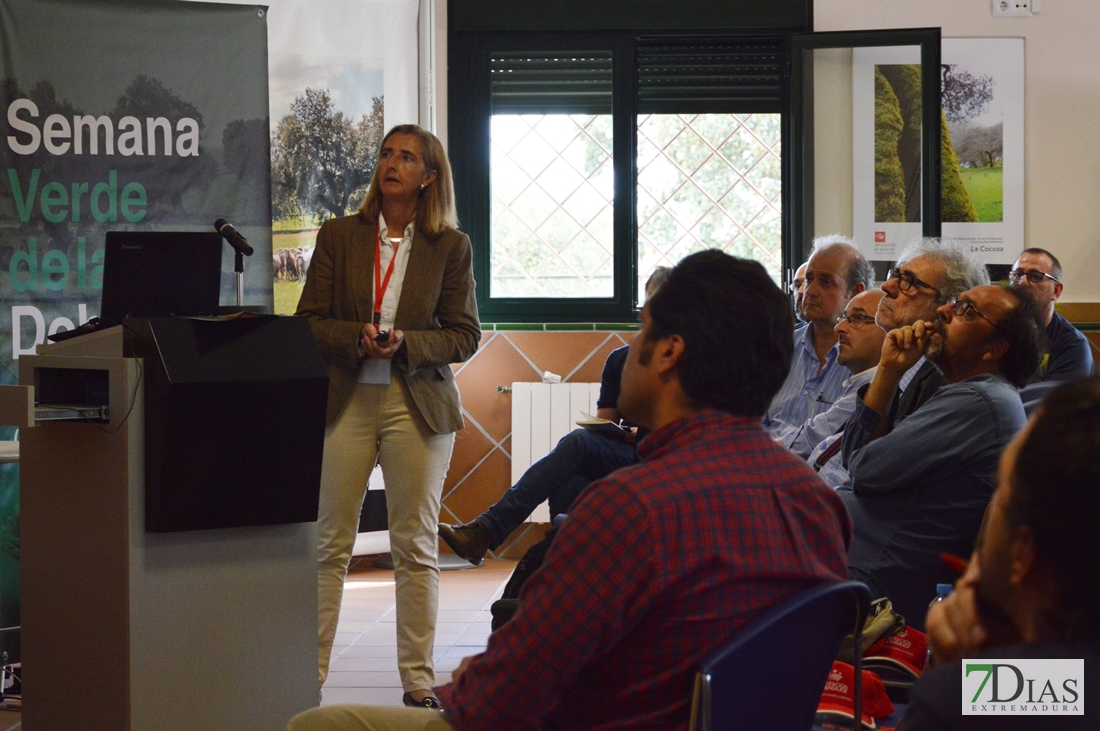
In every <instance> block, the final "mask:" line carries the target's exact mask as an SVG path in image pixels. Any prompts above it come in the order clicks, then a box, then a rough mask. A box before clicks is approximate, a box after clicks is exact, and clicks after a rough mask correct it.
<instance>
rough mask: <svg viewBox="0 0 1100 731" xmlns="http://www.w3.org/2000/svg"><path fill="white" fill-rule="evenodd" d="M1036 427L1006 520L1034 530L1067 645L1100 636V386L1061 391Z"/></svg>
mask: <svg viewBox="0 0 1100 731" xmlns="http://www.w3.org/2000/svg"><path fill="white" fill-rule="evenodd" d="M1032 421H1033V423H1032V426H1031V431H1030V432H1029V433H1028V435H1027V438H1026V440H1025V441H1024V442H1023V444H1021V445H1020V449H1019V451H1018V452H1017V454H1016V465H1015V469H1014V470H1013V474H1012V488H1011V491H1010V492H1009V499H1008V501H1007V503H1006V505H1005V515H1006V517H1007V518H1008V520H1009V522H1010V523H1011V524H1012V525H1014V526H1027V527H1028V528H1030V529H1031V532H1032V533H1033V534H1034V536H1035V549H1036V554H1037V556H1038V559H1039V561H1040V563H1041V564H1042V567H1043V568H1044V569H1046V570H1049V571H1051V572H1053V574H1054V578H1055V581H1056V586H1057V597H1056V601H1055V602H1054V604H1055V606H1054V608H1053V610H1052V611H1053V612H1054V613H1055V614H1056V615H1057V616H1056V617H1053V618H1052V619H1053V620H1054V621H1052V622H1051V626H1052V627H1055V628H1056V629H1057V631H1059V632H1060V633H1061V634H1062V635H1063V637H1064V639H1066V640H1071V641H1072V640H1082V639H1096V638H1100V550H1097V547H1096V526H1097V525H1100V460H1098V459H1097V458H1096V455H1097V453H1100V380H1098V379H1096V378H1086V379H1082V380H1079V381H1072V382H1070V383H1066V384H1063V385H1061V386H1059V387H1058V388H1056V389H1055V390H1054V391H1052V392H1051V393H1050V394H1049V395H1048V396H1047V397H1046V399H1045V400H1044V401H1043V403H1042V405H1041V406H1040V407H1039V410H1038V411H1037V412H1036V413H1035V416H1034V417H1033V420H1032Z"/></svg>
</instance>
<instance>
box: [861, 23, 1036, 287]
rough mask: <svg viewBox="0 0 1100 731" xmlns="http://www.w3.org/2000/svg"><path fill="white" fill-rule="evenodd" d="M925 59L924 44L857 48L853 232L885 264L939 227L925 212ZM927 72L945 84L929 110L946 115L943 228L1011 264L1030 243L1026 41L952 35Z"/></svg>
mask: <svg viewBox="0 0 1100 731" xmlns="http://www.w3.org/2000/svg"><path fill="white" fill-rule="evenodd" d="M919 61H920V54H919V53H918V52H917V47H916V46H876V47H865V48H856V49H854V50H853V52H852V66H851V68H852V133H853V145H852V179H853V195H852V235H853V237H854V238H855V240H856V242H857V245H858V246H859V247H860V249H861V250H862V251H864V253H865V254H867V255H868V256H869V257H870V258H871V259H872V260H874V261H876V262H885V263H889V262H892V261H894V260H895V259H896V257H897V256H898V254H900V253H901V251H902V250H903V249H904V247H905V246H906V245H907V243H908V242H910V241H912V240H913V239H914V238H915V237H918V236H920V235H921V234H922V229H925V228H927V227H930V226H932V225H933V222H931V221H929V220H927V212H926V211H924V210H922V207H923V202H922V197H921V188H922V186H924V185H925V184H926V183H927V182H928V181H924V180H922V176H923V172H922V169H921V168H922V164H923V165H927V163H928V162H929V161H928V160H927V158H925V159H924V160H923V161H922V159H921V157H922V155H924V154H925V153H924V151H923V150H922V140H921V138H922V136H924V135H923V134H922V130H921V123H922V110H921V106H922V100H921V96H922V94H921V77H922V67H921V65H920V64H919ZM923 73H924V74H927V75H928V77H929V78H936V79H937V81H938V86H939V92H940V104H939V109H936V110H925V111H933V112H934V114H933V115H924V116H932V117H933V118H934V117H935V116H938V117H939V125H940V130H939V131H940V159H939V160H938V161H937V162H940V182H939V185H940V194H941V195H940V199H941V204H942V205H941V218H940V221H939V222H938V223H939V224H940V235H941V236H943V237H944V238H947V239H951V240H952V241H953V242H954V243H955V244H956V245H958V246H960V247H963V248H964V249H965V250H966V251H968V252H969V253H971V254H974V255H975V256H977V257H978V258H980V259H981V260H982V261H983V262H984V263H985V264H990V265H994V264H995V265H1001V266H1003V265H1006V264H1011V263H1012V262H1013V261H1015V259H1016V256H1017V255H1018V253H1019V252H1020V251H1021V250H1023V248H1024V159H1025V158H1024V121H1025V117H1024V40H1023V39H1022V38H943V39H942V42H941V53H940V62H939V63H938V64H937V65H935V66H932V67H928V68H924V69H923ZM933 74H934V76H933ZM935 112H938V114H935ZM925 123H926V124H927V123H929V122H927V121H925Z"/></svg>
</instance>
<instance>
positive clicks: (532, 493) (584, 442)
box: [439, 267, 672, 566]
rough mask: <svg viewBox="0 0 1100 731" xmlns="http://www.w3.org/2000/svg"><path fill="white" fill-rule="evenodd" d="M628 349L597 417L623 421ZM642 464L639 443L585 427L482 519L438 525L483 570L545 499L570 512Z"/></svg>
mask: <svg viewBox="0 0 1100 731" xmlns="http://www.w3.org/2000/svg"><path fill="white" fill-rule="evenodd" d="M671 271H672V269H671V268H669V267H657V268H656V269H655V270H654V271H653V274H652V275H650V277H649V280H648V281H647V282H646V285H645V290H646V299H648V298H649V297H652V296H653V293H654V292H656V291H657V288H658V287H660V286H661V284H663V283H664V281H665V280H666V279H667V278H668V275H669V273H670V272H671ZM626 353H627V346H625V345H624V346H623V347H621V348H617V349H615V350H613V351H611V354H610V355H608V356H607V361H606V362H605V363H604V367H603V375H602V376H601V378H600V396H599V398H598V399H597V400H596V409H597V410H596V416H597V417H599V418H601V419H607V420H608V421H619V411H618V408H617V407H616V402H617V401H618V399H619V381H620V379H621V377H622V373H623V363H625V362H626ZM637 461H638V455H637V452H636V451H635V448H634V439H633V438H632V437H631V438H629V439H625V440H619V439H612V438H610V437H606V436H602V435H600V434H595V433H593V432H590V431H587V430H585V429H574V430H573V431H571V432H569V433H568V434H566V435H565V436H564V437H562V438H561V440H560V441H559V442H558V444H557V446H556V447H554V449H553V450H552V451H551V452H550V453H549V454H547V455H546V456H545V457H543V458H542V459H540V460H539V461H538V462H535V464H533V465H531V467H530V468H528V470H527V471H526V472H524V473H523V476H522V477H520V478H519V481H517V482H516V484H515V485H513V486H512V487H510V488H509V489H508V490H507V491H506V492H505V493H504V496H503V497H502V498H501V499H500V500H499V501H497V502H496V503H494V504H493V505H492V506H491V507H490V508H489V509H488V510H487V511H485V512H484V513H482V514H481V515H480V516H478V517H477V518H475V519H474V520H472V521H470V522H469V523H465V524H463V525H448V524H446V523H440V524H439V537H440V538H442V539H443V541H444V543H446V544H447V545H448V546H450V547H451V550H452V551H454V552H455V553H456V554H458V555H459V556H461V557H462V558H464V559H466V560H467V561H469V562H470V563H472V564H473V565H474V566H480V565H481V561H482V559H484V558H485V554H486V553H487V552H488V551H489V550H490V549H493V548H496V547H497V546H499V545H500V544H501V543H503V542H504V540H505V539H506V538H508V536H509V535H510V534H511V533H512V531H514V530H515V529H516V528H518V527H519V526H520V525H522V524H523V521H525V520H527V518H528V516H530V515H531V512H532V511H533V510H534V509H535V508H537V507H538V506H539V505H541V504H542V503H543V502H544V501H546V500H549V501H550V515H551V516H554V515H560V514H561V513H565V512H568V510H569V506H570V505H572V504H573V501H574V500H575V499H576V498H577V496H578V495H580V494H581V492H582V491H583V490H584V489H585V488H586V487H588V486H589V485H590V484H592V482H594V481H595V480H598V479H600V478H601V477H606V476H607V475H609V474H611V473H612V472H614V471H615V470H617V469H619V468H620V467H626V466H627V465H632V464H634V463H635V462H637Z"/></svg>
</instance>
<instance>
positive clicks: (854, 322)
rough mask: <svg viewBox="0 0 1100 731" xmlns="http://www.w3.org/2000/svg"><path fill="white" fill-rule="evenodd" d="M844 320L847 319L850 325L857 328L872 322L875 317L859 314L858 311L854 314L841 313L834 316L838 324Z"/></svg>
mask: <svg viewBox="0 0 1100 731" xmlns="http://www.w3.org/2000/svg"><path fill="white" fill-rule="evenodd" d="M845 320H847V321H848V323H849V324H850V325H851V326H852V327H857V328H858V327H863V326H864V325H866V324H867V323H869V322H874V321H875V318H873V317H871V316H870V315H861V314H859V313H856V314H854V315H841V316H840V317H838V318H836V324H837V325H839V324H840V323H842V322H844V321H845Z"/></svg>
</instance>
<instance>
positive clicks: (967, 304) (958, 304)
mask: <svg viewBox="0 0 1100 731" xmlns="http://www.w3.org/2000/svg"><path fill="white" fill-rule="evenodd" d="M952 309H954V311H955V314H956V315H957V316H959V317H966V316H967V314H968V313H970V312H973V313H974V314H975V315H977V316H978V317H980V318H982V319H983V320H985V321H986V322H988V323H989V324H990V325H992V326H993V327H997V323H995V322H993V321H992V320H990V319H989V318H988V317H986V316H985V315H983V314H982V311H981V310H979V309H978V308H977V307H975V306H974V303H973V302H971V301H970V300H955V301H954V302H953V303H952Z"/></svg>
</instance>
